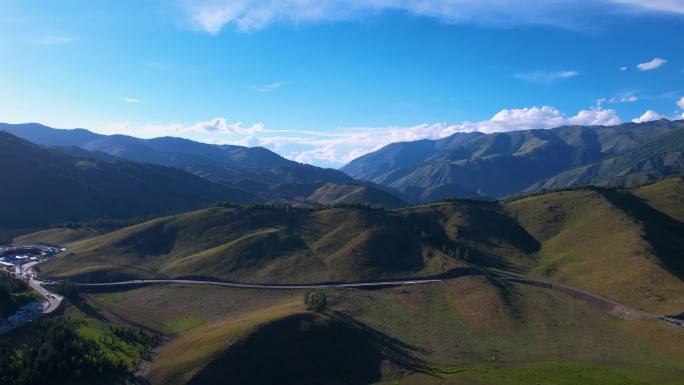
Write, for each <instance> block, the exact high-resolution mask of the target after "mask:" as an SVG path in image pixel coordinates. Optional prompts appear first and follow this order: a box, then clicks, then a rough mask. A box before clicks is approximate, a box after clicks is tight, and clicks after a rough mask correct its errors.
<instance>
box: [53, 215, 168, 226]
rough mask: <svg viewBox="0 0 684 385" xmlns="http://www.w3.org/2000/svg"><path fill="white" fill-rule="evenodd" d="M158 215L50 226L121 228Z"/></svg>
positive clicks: (73, 222) (69, 222) (72, 222)
mask: <svg viewBox="0 0 684 385" xmlns="http://www.w3.org/2000/svg"><path fill="white" fill-rule="evenodd" d="M158 217H159V216H158V215H144V216H137V217H133V218H128V219H96V220H92V221H68V222H62V223H57V224H54V225H52V226H50V228H53V229H62V228H64V229H80V228H97V229H100V228H102V229H108V228H113V229H117V228H121V227H128V226H133V225H137V224H139V223H143V222H147V221H150V220H152V219H155V218H158Z"/></svg>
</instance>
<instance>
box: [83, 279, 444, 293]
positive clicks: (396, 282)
mask: <svg viewBox="0 0 684 385" xmlns="http://www.w3.org/2000/svg"><path fill="white" fill-rule="evenodd" d="M443 280H444V279H440V278H416V279H410V280H387V281H372V282H347V283H311V284H262V283H240V282H222V281H205V280H196V279H136V280H130V281H119V282H99V283H79V284H78V286H79V287H104V286H127V285H146V284H155V283H162V284H163V283H181V284H190V285H214V286H226V287H236V288H241V289H266V290H301V289H324V288H344V287H348V288H364V287H385V286H400V285H417V284H421V283H433V282H441V281H443Z"/></svg>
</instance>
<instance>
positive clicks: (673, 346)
mask: <svg viewBox="0 0 684 385" xmlns="http://www.w3.org/2000/svg"><path fill="white" fill-rule="evenodd" d="M683 187H684V181H682V179H681V178H670V179H665V180H662V181H660V182H657V183H654V184H650V185H644V186H642V187H639V188H636V189H632V190H618V189H606V188H588V189H577V190H566V191H557V192H553V193H547V194H541V195H535V196H528V197H524V198H520V199H515V200H510V201H502V202H485V201H476V200H453V201H446V202H435V203H431V204H426V205H420V206H415V207H405V208H400V209H395V210H371V209H362V208H349V207H347V208H334V209H324V210H302V209H296V208H291V207H283V208H275V207H268V206H252V207H235V208H223V207H215V208H210V209H205V210H200V211H195V212H189V213H185V214H180V215H175V216H170V217H164V218H159V219H155V220H153V221H148V222H145V223H141V224H138V225H135V226H131V227H126V228H123V229H119V230H117V231H114V232H111V233H108V234H103V235H100V236H97V237H94V238H87V239H84V240H81V241H76V242H74V243H72V244H71V245H70V249H69V251H68V253H65V254H64V255H61V256H58V257H57V258H55V259H54V260H52V261H49V262H47V263H44V264H42V265H41V270H42V274H43V275H46V276H51V277H69V278H70V279H75V280H81V281H108V280H120V279H126V278H147V277H184V276H195V277H209V278H213V279H225V280H235V281H243V282H262V283H265V282H270V283H276V282H280V283H283V282H289V283H294V282H320V281H335V280H344V281H359V280H372V279H379V278H385V277H407V276H425V275H433V274H440V273H444V272H448V271H450V270H452V269H454V268H458V267H479V268H481V269H483V270H486V269H495V270H497V271H501V270H506V271H512V272H517V273H520V274H527V275H531V276H536V277H540V278H545V279H549V280H552V281H556V282H564V283H567V284H569V285H572V286H575V287H578V288H583V289H586V290H589V291H591V292H594V293H597V294H600V295H604V296H606V297H608V298H612V299H615V300H618V301H620V302H623V303H626V304H629V305H631V306H634V307H636V308H641V309H645V310H648V311H652V312H655V313H659V314H674V313H679V312H681V311H682V309H684V283H683V281H682V259H681V254H680V250H682V249H684V230H682V226H684V224H683V223H682V222H681V220H680V219H681V212H680V211H681V210H680V205H679V204H678V203H679V202H681V200H682V199H683V198H684V195H683V194H684V188H683ZM84 290H85V291H82V293H81V295H82V296H84V297H85V298H86V299H87V301H88V303H89V304H90V305H91V306H92V307H93V308H95V309H97V311H98V312H100V313H101V314H102V315H103V316H104V317H106V318H108V319H112V320H116V321H117V322H124V323H128V324H130V325H133V326H135V327H138V328H143V329H145V330H148V331H150V332H152V333H158V334H160V335H162V336H164V337H165V339H166V341H167V342H165V343H164V344H163V345H161V346H159V347H158V349H157V350H156V352H155V355H154V358H153V359H151V362H148V363H146V364H145V370H144V372H143V373H144V376H145V378H146V379H147V380H149V381H150V382H151V384H153V385H157V384H159V385H181V384H220V383H223V381H225V379H226V378H234V379H239V382H240V383H242V384H268V383H274V382H275V383H280V384H320V383H330V384H334V383H360V384H382V383H398V384H459V385H463V384H466V385H468V384H471V385H482V384H486V385H499V384H510V385H527V384H535V383H540V384H572V385H580V384H606V385H622V384H654V385H656V384H657V385H660V384H673V385H674V384H678V383H679V382H681V378H682V376H683V375H684V365H682V362H684V348H683V347H684V340H683V338H684V334H682V330H681V328H678V327H676V326H672V325H669V324H666V323H664V322H661V321H657V320H645V321H644V320H629V321H627V320H622V319H620V318H616V317H614V316H613V315H610V314H608V313H604V312H603V310H601V309H599V308H597V307H594V305H591V304H589V303H586V302H583V301H580V300H577V299H574V298H572V297H569V296H567V295H566V294H564V293H561V292H557V291H552V290H548V289H545V288H538V287H533V286H528V285H521V284H510V283H506V282H504V281H501V280H499V279H496V278H492V277H488V276H486V275H468V276H461V277H457V278H454V279H450V280H447V281H443V282H440V283H433V284H421V285H417V286H403V287H396V288H386V289H376V290H355V289H327V290H325V291H324V292H325V294H326V295H327V299H328V301H327V302H328V307H327V308H326V309H324V311H323V312H322V313H309V312H307V311H306V309H305V306H304V304H303V300H302V297H303V294H304V293H302V292H301V291H262V290H239V289H230V288H222V287H208V286H201V285H157V286H143V287H130V288H110V289H95V288H92V289H84ZM343 369H344V370H343Z"/></svg>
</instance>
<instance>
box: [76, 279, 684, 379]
mask: <svg viewBox="0 0 684 385" xmlns="http://www.w3.org/2000/svg"><path fill="white" fill-rule="evenodd" d="M327 293H328V295H329V299H330V302H331V307H330V310H329V311H328V312H327V313H326V315H323V316H317V317H315V318H314V319H310V318H308V319H307V318H306V317H304V316H298V314H302V311H303V309H302V305H301V293H300V292H264V291H252V290H247V291H245V290H236V289H226V288H212V287H197V286H195V287H188V286H186V287H183V286H179V285H168V286H150V287H143V288H138V289H134V290H125V291H117V292H112V293H102V294H90V295H89V298H90V300H91V301H92V303H95V304H96V306H97V307H98V308H101V309H104V310H105V314H108V315H109V316H113V315H114V314H115V318H117V319H127V320H129V321H130V322H133V323H135V324H137V325H144V326H145V327H149V328H152V329H155V330H159V331H162V332H164V333H166V334H167V335H168V336H169V337H170V341H169V342H168V343H166V344H165V345H164V346H162V348H161V349H160V350H159V353H158V355H157V356H156V358H155V360H154V361H153V362H152V364H151V365H150V368H149V371H148V373H147V374H148V378H149V379H150V380H151V382H152V384H185V383H187V382H188V381H189V380H190V379H191V378H192V377H193V376H194V375H197V376H198V378H201V379H203V381H206V382H203V383H207V384H212V383H215V382H216V379H217V378H218V379H221V378H223V379H225V378H236V377H226V376H228V375H230V376H237V378H242V377H240V376H244V375H245V371H244V370H242V369H241V368H252V367H253V366H254V365H255V362H254V361H251V358H246V357H262V358H263V359H261V358H260V359H258V361H257V362H258V365H259V368H260V369H259V370H261V371H264V372H269V373H271V372H272V371H274V370H275V368H279V369H278V370H279V371H281V372H284V373H287V372H288V370H289V369H283V367H282V364H283V363H288V362H290V361H288V360H291V359H292V357H296V358H297V360H298V361H297V362H294V363H291V364H293V365H294V366H298V365H301V363H302V361H303V362H312V363H313V362H316V365H322V366H324V367H325V366H326V365H328V364H329V361H326V359H329V357H331V356H332V357H334V355H335V354H337V353H339V354H342V353H341V352H342V351H344V350H345V349H347V348H348V347H349V346H347V345H346V342H345V341H337V342H336V343H333V344H326V345H325V346H326V349H327V351H326V352H325V353H321V351H320V350H318V349H320V348H319V347H317V345H316V344H315V343H313V342H307V343H305V342H304V341H309V338H310V336H311V335H310V334H307V330H309V331H310V332H311V333H313V334H312V335H313V336H319V337H320V338H322V340H321V341H329V338H333V337H330V335H336V334H341V335H345V336H349V338H352V339H353V338H356V339H362V340H363V341H356V342H355V343H352V344H351V345H350V346H352V347H353V346H360V348H359V349H361V350H363V351H362V352H359V353H358V354H359V355H360V356H363V357H367V358H368V360H369V361H364V362H365V364H364V365H361V366H362V367H359V366H346V365H342V366H344V367H345V369H346V370H347V371H348V373H347V375H348V376H351V377H352V378H357V379H363V380H364V381H361V380H359V381H361V382H359V381H357V382H355V383H371V382H376V381H391V380H394V379H400V381H399V382H400V383H402V384H404V383H406V384H426V383H435V384H437V383H454V384H456V383H458V384H492V385H493V384H529V383H537V382H540V383H550V384H586V383H599V384H611V385H612V384H615V385H617V384H625V383H638V384H641V383H644V384H676V383H677V382H676V381H678V379H680V378H681V375H682V374H684V365H682V362H684V360H683V359H684V344H683V343H682V342H684V340H682V338H684V336H683V335H682V333H681V330H679V329H676V328H673V327H670V326H668V325H665V324H662V323H656V322H652V321H648V322H646V321H621V320H617V319H614V318H611V317H610V316H608V315H606V314H603V313H601V312H600V311H599V310H597V309H595V308H592V307H590V306H589V305H587V304H585V303H583V302H580V301H577V300H575V299H572V298H569V297H567V296H565V295H562V294H559V293H555V292H553V291H547V290H544V289H539V288H534V287H528V286H501V285H499V284H494V283H492V282H490V281H488V280H487V279H485V278H483V277H463V278H459V279H457V280H454V281H450V282H446V283H440V284H433V285H421V286H412V287H404V288H393V289H383V290H373V291H361V290H330V291H327ZM292 317H299V318H296V319H297V320H299V321H298V322H294V321H293V320H294V319H293V318H292ZM189 319H191V320H192V321H188V320H189ZM312 322H313V323H312ZM307 325H308V326H307ZM316 325H318V326H316ZM321 325H323V326H322V327H323V331H321ZM326 328H327V329H326ZM274 333H275V334H274ZM302 333H303V334H302ZM269 336H270V337H269ZM289 336H293V337H292V338H294V336H296V338H297V343H296V344H295V345H294V347H293V346H292V345H291V344H290V343H291V342H292V341H289V340H288V338H291V337H289ZM265 337H267V341H268V343H264V342H263V338H265ZM664 341H667V343H663V342H664ZM312 344H313V345H312ZM297 346H299V348H297V349H300V350H298V351H297V352H298V354H294V353H293V352H292V350H291V349H294V348H295V347H297ZM255 350H256V351H258V352H259V354H258V355H257V356H253V355H252V354H253V353H252V352H254V351H255ZM330 351H332V352H330ZM288 352H289V353H288ZM312 352H316V355H315V356H309V354H312ZM362 353H363V354H362ZM229 357H233V358H232V359H231V360H228V361H226V359H227V358H229ZM265 357H270V358H268V359H267V358H265ZM338 358H339V359H340V360H342V359H353V358H349V356H348V355H346V354H345V355H344V356H339V357H338ZM254 359H257V358H254ZM559 361H562V362H563V364H558V362H559ZM340 362H341V361H340ZM312 365H313V364H312ZM420 368H422V369H420ZM417 369H420V370H419V373H416V372H415V371H416V370H417ZM463 369H465V371H461V370H463ZM312 371H314V372H315V369H312ZM421 371H422V372H423V374H421V373H420V372H421ZM257 374H259V373H255V374H254V376H253V377H249V378H248V379H247V380H244V381H243V382H241V383H244V384H250V383H260V382H259V381H256V380H257V379H259V378H260V377H261V378H263V376H260V374H259V375H257ZM338 375H339V373H338ZM331 376H332V377H334V375H333V374H331ZM332 377H331V378H329V379H328V380H332V379H333V378H332ZM371 379H375V380H373V381H371ZM588 379H589V380H591V381H588ZM506 381H508V382H506ZM600 381H603V382H600ZM216 383H218V382H216ZM261 383H263V382H261ZM281 383H286V382H281ZM298 383H300V384H306V383H308V382H307V381H306V378H303V379H301V380H300V381H299V382H298ZM319 383H321V382H319Z"/></svg>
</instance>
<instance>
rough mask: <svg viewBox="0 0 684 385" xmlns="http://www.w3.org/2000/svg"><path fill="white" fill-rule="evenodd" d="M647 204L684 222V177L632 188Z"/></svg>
mask: <svg viewBox="0 0 684 385" xmlns="http://www.w3.org/2000/svg"><path fill="white" fill-rule="evenodd" d="M632 193H633V194H634V195H636V196H637V197H639V198H641V199H643V200H644V202H645V203H646V204H648V205H649V206H651V207H653V208H654V209H656V210H659V211H662V212H663V213H665V214H667V215H669V216H670V217H672V218H674V219H676V220H678V221H680V222H684V178H683V177H681V176H678V177H673V178H668V179H664V180H662V181H660V182H657V183H653V184H648V185H645V186H642V187H639V188H636V189H634V190H632Z"/></svg>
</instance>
